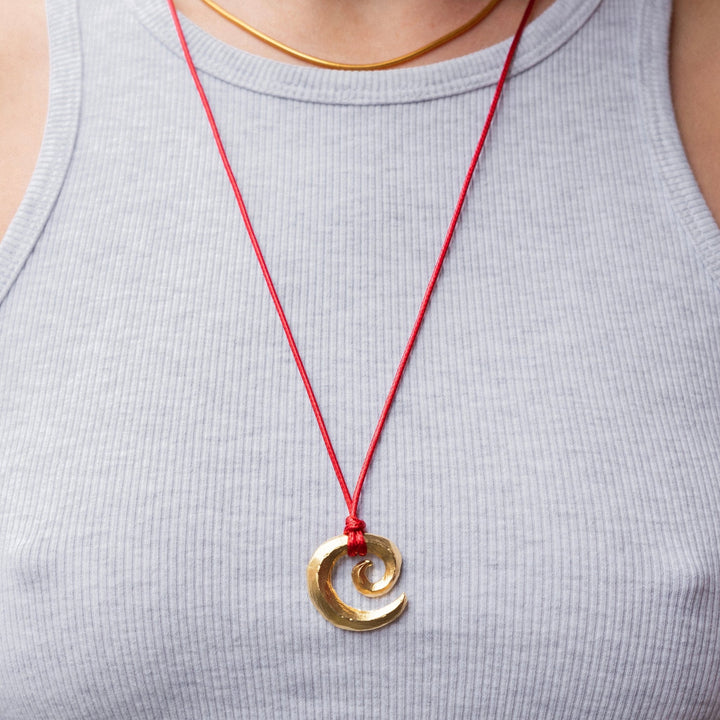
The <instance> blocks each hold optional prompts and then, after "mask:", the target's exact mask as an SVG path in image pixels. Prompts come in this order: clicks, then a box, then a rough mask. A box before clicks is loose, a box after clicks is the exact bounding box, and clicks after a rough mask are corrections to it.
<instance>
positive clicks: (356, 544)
mask: <svg viewBox="0 0 720 720" xmlns="http://www.w3.org/2000/svg"><path fill="white" fill-rule="evenodd" d="M534 4H535V0H528V4H527V7H526V8H525V12H524V14H523V16H522V19H521V20H520V24H519V25H518V28H517V30H516V31H515V35H514V37H513V40H512V43H511V45H510V49H509V51H508V54H507V57H506V58H505V63H504V65H503V69H502V72H501V73H500V78H499V80H498V84H497V87H496V89H495V95H494V96H493V99H492V102H491V104H490V110H489V111H488V115H487V118H486V119H485V125H484V127H483V130H482V134H481V135H480V140H479V141H478V144H477V147H476V148H475V152H474V154H473V157H472V160H471V162H470V167H469V168H468V171H467V173H466V175H465V181H464V182H463V185H462V189H461V190H460V196H459V198H458V201H457V204H456V206H455V212H454V213H453V216H452V219H451V221H450V226H449V228H448V231H447V234H446V236H445V241H444V243H443V246H442V249H441V250H440V255H439V256H438V259H437V262H436V263H435V268H434V270H433V272H432V275H431V277H430V281H429V282H428V285H427V288H426V290H425V294H424V295H423V299H422V302H421V304H420V309H419V311H418V314H417V317H416V319H415V324H414V325H413V328H412V332H411V333H410V338H409V339H408V342H407V345H406V346H405V350H404V352H403V354H402V357H401V359H400V364H399V365H398V368H397V371H396V372H395V377H394V378H393V381H392V385H391V386H390V391H389V392H388V395H387V398H386V399H385V404H384V405H383V409H382V412H381V413H380V418H379V420H378V422H377V425H376V427H375V432H374V433H373V436H372V439H371V441H370V446H369V447H368V450H367V453H366V455H365V460H364V461H363V464H362V468H361V469H360V474H359V476H358V480H357V483H356V484H355V489H354V491H353V493H352V495H351V494H350V490H349V489H348V485H347V482H346V481H345V476H344V475H343V472H342V469H341V468H340V463H339V462H338V459H337V455H336V454H335V449H334V448H333V445H332V442H331V441H330V435H329V433H328V430H327V427H326V425H325V420H324V419H323V416H322V413H321V412H320V406H319V405H318V401H317V398H316V397H315V392H314V391H313V389H312V385H311V384H310V378H309V377H308V374H307V371H306V370H305V365H304V364H303V361H302V358H301V357H300V352H299V350H298V348H297V344H296V343H295V338H294V337H293V334H292V331H291V330H290V324H289V323H288V321H287V317H286V316H285V311H284V310H283V307H282V305H281V304H280V298H279V297H278V294H277V291H276V290H275V285H274V284H273V281H272V278H271V277H270V271H269V270H268V267H267V264H266V263H265V258H264V257H263V254H262V250H261V249H260V243H259V242H258V239H257V236H256V235H255V230H254V229H253V227H252V224H251V222H250V216H249V214H248V211H247V208H246V207H245V201H244V200H243V198H242V195H241V194H240V188H239V187H238V184H237V180H236V179H235V175H234V173H233V171H232V168H231V166H230V161H229V160H228V157H227V153H226V152H225V147H224V146H223V143H222V140H221V139H220V133H219V132H218V129H217V124H216V123H215V118H214V116H213V113H212V110H211V109H210V103H209V102H208V99H207V95H206V94H205V90H204V88H203V86H202V83H201V82H200V78H199V77H198V73H197V69H196V68H195V64H194V62H193V59H192V56H191V55H190V50H189V49H188V45H187V41H186V40H185V35H184V33H183V30H182V27H181V25H180V19H179V18H178V14H177V10H176V8H175V3H174V2H173V0H168V5H169V7H170V12H171V14H172V18H173V22H174V24H175V29H176V31H177V34H178V38H179V39H180V45H181V46H182V50H183V54H184V55H185V60H186V61H187V64H188V67H189V69H190V73H191V75H192V78H193V81H194V82H195V87H196V88H197V91H198V94H199V95H200V100H201V101H202V104H203V107H204V108H205V114H206V115H207V118H208V121H209V122H210V128H211V130H212V134H213V137H214V138H215V144H216V145H217V148H218V151H219V152H220V157H221V158H222V162H223V165H224V166H225V172H226V173H227V176H228V179H229V180H230V185H231V186H232V189H233V192H234V193H235V199H236V200H237V204H238V207H239V208H240V213H241V214H242V218H243V221H244V223H245V228H246V229H247V233H248V236H249V237H250V242H251V243H252V246H253V250H254V251H255V255H256V257H257V259H258V262H259V263H260V269H261V271H262V274H263V277H264V278H265V283H266V285H267V287H268V290H269V291H270V296H271V297H272V301H273V303H274V305H275V309H276V310H277V313H278V316H279V317H280V322H281V323H282V327H283V330H284V331H285V337H287V340H288V343H289V345H290V350H291V352H292V354H293V357H294V358H295V364H296V365H297V368H298V371H299V372H300V377H301V378H302V381H303V385H304V386H305V391H306V392H307V395H308V398H309V399H310V405H311V406H312V409H313V412H314V413H315V419H316V420H317V423H318V426H319V428H320V433H321V434H322V438H323V441H324V442H325V447H326V448H327V451H328V455H329V456H330V462H331V463H332V466H333V469H334V470H335V475H336V476H337V479H338V483H339V484H340V489H341V490H342V493H343V496H344V498H345V503H346V505H347V507H348V511H349V515H348V517H347V518H346V521H345V530H344V532H345V534H346V535H347V536H348V555H350V556H351V557H353V556H355V555H365V554H367V548H366V545H365V538H364V535H363V531H364V530H365V523H364V522H363V521H362V520H360V518H358V516H357V509H358V503H359V501H360V493H361V491H362V488H363V484H364V482H365V477H366V476H367V473H368V470H369V468H370V463H371V461H372V458H373V454H374V453H375V448H376V447H377V444H378V441H379V440H380V435H381V433H382V430H383V427H384V425H385V420H386V419H387V416H388V413H389V412H390V406H391V405H392V402H393V400H394V399H395V394H396V392H397V389H398V386H399V385H400V380H401V378H402V375H403V372H404V371H405V366H406V365H407V362H408V359H409V358H410V353H411V352H412V349H413V345H414V344H415V339H416V338H417V335H418V332H419V331H420V326H421V324H422V321H423V318H424V317H425V311H426V310H427V306H428V304H429V302H430V296H431V295H432V292H433V289H434V288H435V284H436V283H437V279H438V276H439V275H440V270H441V269H442V265H443V262H444V260H445V256H446V255H447V251H448V249H449V247H450V242H451V241H452V238H453V234H454V232H455V226H456V225H457V222H458V219H459V217H460V212H461V210H462V207H463V204H464V202H465V197H466V196H467V192H468V188H469V187H470V181H471V180H472V176H473V173H474V172H475V167H476V166H477V163H478V159H479V158H480V152H481V151H482V148H483V145H484V144H485V138H486V137H487V135H488V131H489V130H490V123H491V122H492V119H493V116H494V115H495V110H496V108H497V105H498V102H499V100H500V93H501V92H502V89H503V85H504V84H505V79H506V78H507V74H508V71H509V70H510V65H511V64H512V59H513V57H514V55H515V50H516V49H517V46H518V43H519V42H520V37H521V36H522V33H523V30H524V29H525V26H526V25H527V22H528V19H529V18H530V13H531V12H532V8H533V5H534Z"/></svg>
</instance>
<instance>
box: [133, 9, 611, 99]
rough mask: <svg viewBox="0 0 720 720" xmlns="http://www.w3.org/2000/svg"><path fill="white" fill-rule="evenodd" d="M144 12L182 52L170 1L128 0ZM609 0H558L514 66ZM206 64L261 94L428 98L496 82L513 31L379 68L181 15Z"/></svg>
mask: <svg viewBox="0 0 720 720" xmlns="http://www.w3.org/2000/svg"><path fill="white" fill-rule="evenodd" d="M124 1H125V2H126V3H127V5H128V6H129V8H130V9H131V11H132V12H134V13H135V15H136V17H137V18H138V19H139V20H140V22H141V23H142V24H143V25H144V26H145V28H146V29H147V30H148V31H149V32H151V33H152V34H153V35H154V36H155V37H156V38H157V39H158V40H159V41H160V42H161V43H162V44H163V45H165V47H166V48H167V49H168V50H169V51H170V52H172V53H174V54H175V55H177V56H178V57H180V56H181V50H180V46H179V43H178V39H177V35H176V33H175V29H174V27H173V25H172V19H171V17H170V13H169V11H168V8H167V3H166V0H124ZM600 2H601V0H555V2H554V3H553V4H552V5H551V6H550V7H549V8H548V9H547V10H545V11H544V12H543V13H542V14H541V15H540V16H539V17H537V18H536V19H535V20H533V22H532V23H530V25H529V26H528V27H527V29H526V30H525V33H524V35H523V39H522V42H521V43H520V47H519V48H518V53H517V55H516V58H515V61H514V63H513V68H512V71H511V73H512V74H518V73H521V72H523V71H525V70H527V69H529V68H531V67H532V66H533V65H536V64H537V63H539V62H541V61H543V60H544V59H546V58H548V57H549V56H550V55H552V54H553V53H554V52H555V51H556V50H558V49H559V48H560V47H561V46H562V45H563V44H564V43H566V42H567V41H568V40H569V39H570V38H571V37H573V35H575V33H577V32H578V30H579V29H580V28H581V27H582V26H583V25H584V24H585V23H586V22H587V20H588V19H589V17H590V16H591V15H592V13H593V12H594V11H595V10H596V8H597V7H598V5H599V4H600ZM180 18H181V22H182V25H183V30H184V32H185V34H186V37H187V40H188V43H189V46H190V50H191V52H192V54H193V59H194V61H195V64H196V65H197V67H198V69H199V70H200V71H202V72H205V73H207V74H209V75H211V76H214V77H216V78H218V79H220V80H222V81H224V82H227V83H230V84H232V85H235V86H238V87H242V88H245V89H247V90H251V91H254V92H258V93H263V94H267V95H273V96H277V97H283V98H288V99H293V100H299V101H304V102H315V103H326V104H340V105H375V104H399V103H411V102H421V101H423V100H432V99H435V98H441V97H448V96H453V95H460V94H463V93H467V92H471V91H473V90H477V89H479V88H482V87H485V86H490V85H494V83H495V82H496V81H497V77H498V75H499V72H500V69H501V67H502V63H503V61H504V59H505V56H506V54H507V50H508V47H509V45H510V42H511V38H506V39H505V40H503V41H502V42H499V43H497V44H495V45H491V46H489V47H486V48H483V49H481V50H478V51H476V52H474V53H470V54H468V55H464V56H461V57H458V58H453V59H450V60H444V61H441V62H437V63H431V64H428V65H421V66H418V67H410V68H395V69H389V70H383V71H378V72H360V71H338V70H327V69H323V68H317V67H310V66H301V65H291V64H289V63H285V62H280V61H277V60H272V59H269V58H265V57H260V56H258V55H253V54H251V53H248V52H246V51H244V50H240V49H238V48H235V47H232V46H230V45H228V44H226V43H224V42H223V41H221V40H219V39H218V38H216V37H215V36H214V35H212V34H210V33H208V32H206V31H205V30H203V29H201V28H200V27H199V26H197V25H195V24H194V23H193V22H191V21H190V20H189V19H188V18H187V17H185V16H183V15H182V14H181V15H180Z"/></svg>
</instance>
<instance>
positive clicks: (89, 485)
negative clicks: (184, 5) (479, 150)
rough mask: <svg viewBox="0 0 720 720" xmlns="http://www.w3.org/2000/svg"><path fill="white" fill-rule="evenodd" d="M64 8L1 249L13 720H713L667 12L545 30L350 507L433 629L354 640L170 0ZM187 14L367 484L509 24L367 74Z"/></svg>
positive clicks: (709, 402) (707, 251)
mask: <svg viewBox="0 0 720 720" xmlns="http://www.w3.org/2000/svg"><path fill="white" fill-rule="evenodd" d="M47 8H48V15H49V29H50V40H51V43H50V46H51V96H50V111H49V119H48V126H47V130H46V134H45V139H44V142H43V147H42V150H41V154H40V158H39V161H38V166H37V169H36V172H35V174H34V176H33V179H32V181H31V184H30V187H29V189H28V193H27V195H26V198H25V199H24V201H23V204H22V206H21V207H20V209H19V211H18V214H17V216H16V218H15V219H14V221H13V223H12V224H11V226H10V228H9V230H8V232H7V234H6V236H5V238H4V239H3V240H2V242H1V243H0V369H1V370H0V718H1V719H2V720H43V719H48V720H50V719H52V720H81V719H87V720H106V719H108V720H109V719H110V718H112V719H114V720H128V719H133V720H135V719H138V720H141V719H142V720H145V719H151V718H152V720H199V719H202V720H219V719H220V718H238V719H245V718H247V719H262V720H267V719H268V718H284V719H285V718H288V719H289V718H300V719H308V720H326V719H327V720H337V718H355V717H358V718H359V717H363V718H368V719H383V720H395V719H398V720H402V719H408V720H409V719H412V720H416V719H417V718H432V719H435V718H437V719H445V718H452V719H455V718H467V719H470V718H472V719H475V718H482V719H483V720H499V719H503V720H506V719H511V718H512V719H518V720H524V719H530V718H532V719H533V720H579V719H586V718H588V719H590V718H592V719H593V720H719V719H720V528H719V525H720V523H719V521H718V518H719V517H720V231H719V230H718V227H717V224H716V223H715V221H714V220H713V218H712V215H711V214H710V211H709V209H708V208H707V205H706V204H705V202H704V200H703V198H702V196H701V195H700V192H699V190H698V187H697V185H696V183H695V180H694V178H693V176H692V173H691V171H690V168H689V167H688V164H687V161H686V159H685V156H684V153H683V151H682V146H681V144H680V141H679V137H678V133H677V130H676V127H675V123H674V119H673V112H672V106H671V103H670V96H669V87H668V77H667V47H668V27H669V15H670V2H669V0H644V1H642V2H633V3H630V2H627V1H626V0H603V1H602V2H600V0H556V2H555V3H554V4H553V5H552V6H551V7H550V9H549V10H547V11H546V12H545V13H544V14H543V15H542V16H541V17H540V18H539V19H538V20H536V21H535V22H534V23H532V24H531V26H530V27H529V28H528V30H527V32H526V34H525V36H524V37H523V40H522V42H521V45H520V49H519V54H518V57H517V62H516V64H515V68H514V72H513V74H512V76H511V78H510V79H509V81H508V85H507V87H506V90H505V94H504V96H503V99H502V101H501V104H500V107H499V109H498V114H497V117H496V121H495V125H494V127H493V129H492V131H491V133H490V136H489V139H488V143H487V145H486V148H485V150H484V152H483V157H482V158H481V162H480V167H479V169H478V172H477V174H476V177H475V180H474V182H473V185H472V187H471V190H470V195H469V197H468V202H467V204H466V207H465V210H464V214H463V216H462V218H461V221H460V225H459V227H458V231H457V235H456V238H455V240H454V244H453V247H452V248H451V251H450V254H449V256H448V258H447V261H446V265H445V268H444V270H443V273H442V275H441V277H440V281H439V284H438V287H437V289H436V294H435V295H434V297H433V300H432V303H431V305H430V307H429V310H428V315H427V317H426V321H425V324H424V326H423V328H422V330H421V333H420V336H419V339H418V343H417V346H416V350H415V352H414V355H413V357H412V359H411V361H410V364H409V365H408V368H407V371H406V375H405V378H404V380H403V382H402V385H401V387H400V390H399V393H398V396H397V399H396V403H395V405H394V407H393V409H392V412H391V414H390V417H389V419H388V423H387V426H386V429H385V433H384V436H383V438H382V441H381V443H380V445H379V447H378V450H377V452H376V455H375V459H374V461H373V465H372V468H371V470H370V474H369V476H368V480H367V483H366V486H365V490H364V493H363V497H362V502H361V508H360V511H361V516H362V517H363V519H365V520H366V522H367V524H368V531H369V532H372V533H377V534H381V535H385V536H387V537H389V538H390V539H392V540H393V541H394V542H395V543H396V544H397V545H398V547H399V548H400V550H401V552H402V553H403V561H404V564H403V571H402V576H401V578H400V581H399V583H398V586H397V592H405V593H407V596H408V599H409V606H408V610H407V611H406V613H405V614H404V615H403V616H402V618H401V619H400V620H399V621H398V622H396V623H395V624H393V625H391V626H388V627H386V628H384V629H382V630H379V631H376V632H372V633H362V634H356V633H348V632H343V631H341V630H338V629H336V628H334V627H333V626H331V625H330V624H328V623H327V622H326V621H325V620H324V619H323V618H322V617H321V616H320V615H319V614H318V613H317V612H316V610H315V609H314V608H313V606H312V605H311V603H310V601H309V599H308V597H307V591H306V585H305V567H306V564H307V562H308V560H309V558H310V556H311V554H312V552H313V551H314V550H315V548H316V547H317V546H318V545H319V544H320V543H321V542H323V541H324V540H326V539H328V538H329V537H332V536H334V535H338V534H340V533H341V532H342V528H343V524H344V518H345V514H346V512H345V507H344V504H343V500H342V496H341V493H340V491H339V489H338V487H337V484H336V481H335V478H334V475H333V473H332V468H331V466H330V462H329V459H328V457H327V454H326V452H325V449H324V447H323V445H322V440H321V438H320V434H319V432H318V429H317V427H316V425H315V422H314V419H313V416H312V412H311V409H310V406H309V403H308V400H307V397H306V396H305V394H304V390H303V387H302V384H301V382H300V379H299V377H298V374H297V370H296V368H295V365H294V363H293V360H292V357H291V355H290V352H289V349H288V348H287V344H286V341H285V338H284V336H283V334H282V329H281V327H280V323H279V321H278V319H277V316H276V315H275V311H274V309H273V307H272V303H271V302H270V298H269V296H268V293H267V290H266V288H265V287H264V284H263V279H262V276H261V274H260V272H259V269H258V267H257V264H256V261H255V258H254V256H253V253H252V249H251V248H250V245H249V242H248V241H247V238H246V237H245V234H244V229H243V226H242V221H241V218H240V216H239V212H238V210H237V208H236V206H235V204H234V202H235V201H234V198H233V196H232V192H231V190H230V187H229V185H228V182H227V179H226V177H225V175H224V171H223V168H222V165H221V163H220V160H219V157H218V155H217V151H216V149H215V147H214V144H213V141H212V137H211V135H210V131H209V128H208V126H207V122H206V120H205V118H204V116H203V112H202V108H201V105H200V103H199V100H198V98H197V95H196V92H195V89H194V87H193V85H192V81H191V79H190V76H189V73H188V71H187V67H186V66H185V64H184V61H183V60H182V57H181V55H180V49H179V47H178V45H177V39H176V38H175V37H174V30H173V28H172V23H171V19H170V16H169V13H168V11H167V8H166V6H165V0H122V2H113V3H110V2H103V3H99V2H97V1H96V0H48V2H47ZM183 22H184V26H185V29H186V32H187V36H188V40H189V42H190V47H191V50H192V51H193V53H194V57H195V60H196V62H197V65H198V67H199V69H200V71H201V77H202V80H203V83H204V85H205V88H206V90H207V92H208V96H209V99H210V102H211V104H212V106H213V110H214V112H215V114H216V117H217V120H218V124H219V128H220V132H221V134H222V136H223V139H224V141H225V144H226V147H227V149H228V153H229V156H230V160H231V162H232V163H233V166H234V169H235V172H236V174H237V176H238V180H239V183H240V187H241V189H242V191H243V194H244V196H245V199H246V202H247V205H248V208H249V211H250V214H251V217H252V220H253V224H254V226H255V229H256V231H257V233H258V236H259V238H260V242H261V244H262V246H263V250H264V252H265V255H266V258H267V261H268V265H269V267H270V271H271V273H272V274H273V277H274V279H275V282H276V285H277V288H278V291H279V293H280V296H281V298H282V301H283V303H284V305H285V308H286V311H287V314H288V318H289V321H290V324H291V326H292V328H293V330H294V333H295V336H296V338H297V340H298V344H299V347H300V351H301V353H302V354H303V358H304V360H305V363H306V366H307V368H308V371H309V374H310V377H311V380H312V382H313V385H314V387H315V389H316V392H317V396H318V400H319V402H320V406H321V408H322V410H323V414H324V415H325V418H326V421H327V424H328V427H329V430H330V433H331V435H332V438H333V441H334V443H335V446H336V449H337V452H338V456H339V458H340V462H341V463H342V465H343V468H344V470H345V473H346V475H347V476H348V477H349V478H353V477H355V475H356V474H357V471H358V470H359V467H360V464H361V462H362V458H363V455H364V452H365V450H366V448H367V444H368V442H369V440H370V434H371V432H372V429H373V427H374V424H375V422H376V420H377V415H378V413H379V411H380V408H381V405H382V401H383V399H384V396H385V393H386V392H387V389H388V387H389V384H390V382H391V379H392V375H393V372H394V370H395V367H396V365H397V362H398V360H399V357H400V354H401V352H402V349H403V346H404V343H405V341H406V340H407V336H408V334H409V331H410V327H411V324H412V320H413V318H414V315H415V313H416V311H417V307H418V304H419V302H420V298H421V295H422V291H423V289H424V287H425V284H426V282H427V279H428V276H429V273H430V271H431V269H432V265H433V262H434V259H435V257H436V255H437V252H438V250H439V247H440V244H441V242H442V238H443V235H444V232H445V229H446V227H447V223H448V221H449V219H450V215H451V213H452V208H453V204H454V201H455V199H456V197H457V193H458V191H459V188H460V184H461V182H462V177H463V174H464V172H465V169H466V167H467V164H468V163H469V160H470V156H471V154H472V150H473V148H474V145H475V142H476V141H477V137H478V135H479V132H480V128H481V126H482V121H483V119H484V116H485V113H486V111H487V107H488V103H489V102H490V98H491V95H492V91H493V84H494V82H495V80H496V79H497V76H498V73H499V70H500V65H501V63H502V59H503V57H504V54H505V52H506V50H507V43H501V44H500V45H498V46H495V47H491V48H488V49H486V50H482V51H480V52H478V53H474V54H472V55H469V56H467V57H464V58H458V59H456V60H451V61H448V62H443V63H438V64H435V65H430V66H425V67H419V68H408V69H396V70H389V71H383V72H379V73H343V72H333V71H326V70H319V69H316V68H307V67H296V66H290V65H285V64H282V63H278V62H274V61H270V60H267V59H263V58H258V57H253V56H250V55H247V54H245V53H243V52H240V51H238V50H235V49H233V48H231V47H228V46H226V45H223V44H222V43H220V42H218V41H217V40H215V39H214V38H212V37H211V36H208V35H207V34H205V33H204V32H202V31H201V30H200V29H199V28H197V27H195V26H193V25H192V24H191V23H189V22H188V21H187V20H184V21H183ZM349 568H350V563H349V561H348V562H346V563H344V564H342V565H341V567H340V568H339V572H338V573H337V578H336V579H337V582H336V585H337V587H338V590H339V592H340V594H341V596H342V597H343V598H344V599H345V600H346V601H348V602H351V603H352V604H354V605H356V606H358V607H373V606H374V603H377V602H379V603H382V602H383V600H379V601H374V600H372V599H369V598H363V597H362V596H359V595H358V594H357V592H356V591H355V590H354V589H353V588H352V585H351V583H350V579H349ZM392 596H394V593H393V595H392ZM358 675H359V677H360V679H359V680H358V679H357V676H358Z"/></svg>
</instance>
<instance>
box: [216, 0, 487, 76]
mask: <svg viewBox="0 0 720 720" xmlns="http://www.w3.org/2000/svg"><path fill="white" fill-rule="evenodd" d="M202 1H203V2H204V3H205V5H207V6H208V7H209V8H211V9H212V10H214V11H215V12H216V13H218V15H221V16H222V17H224V18H225V19H226V20H229V21H230V22H231V23H233V25H237V27H239V28H242V29H243V30H245V32H247V33H249V34H250V35H252V36H253V37H255V38H257V39H258V40H262V42H264V43H266V44H267V45H270V46H271V47H274V48H275V49H276V50H280V51H281V52H284V53H285V54H287V55H291V56H292V57H294V58H297V59H299V60H304V61H305V62H308V63H311V64H312V65H317V66H318V67H322V68H330V69H332V70H384V69H386V68H389V67H393V66H395V65H401V64H402V63H406V62H409V61H410V60H414V59H415V58H417V57H420V56H421V55H425V54H426V53H429V52H430V51H431V50H435V48H438V47H440V46H441V45H445V43H448V42H450V41H451V40H454V39H455V38H456V37H458V36H460V35H462V34H463V33H466V32H467V31H468V30H472V28H474V27H475V26H476V25H479V24H480V23H481V22H482V21H483V20H484V19H485V18H486V17H487V16H488V15H489V14H490V13H491V12H492V11H493V10H494V9H495V7H496V6H497V5H498V4H499V3H500V0H490V2H488V4H487V5H486V6H485V7H484V8H483V9H482V10H481V11H480V12H479V13H477V15H474V16H473V17H471V18H470V20H468V21H467V22H466V23H463V24H462V25H461V26H460V27H458V28H455V30H451V31H450V32H449V33H447V34H445V35H443V36H442V37H440V38H438V39H437V40H433V41H432V42H430V43H428V44H427V45H423V46H422V47H421V48H418V49H417V50H413V51H412V52H409V53H406V54H405V55H400V56H399V57H396V58H393V59H392V60H383V61H382V62H377V63H362V64H359V65H355V64H352V63H339V62H333V61H332V60H323V59H322V58H319V57H315V56H314V55H308V54H307V53H304V52H300V50H295V49H294V48H291V47H289V46H288V45H285V44H284V43H281V42H280V41H279V40H275V39H273V38H271V37H270V36H269V35H266V34H265V33H263V32H261V31H260V30H257V29H256V28H254V27H252V26H251V25H248V24H247V23H246V22H244V21H243V20H241V19H240V18H238V17H235V15H231V14H230V13H229V12H228V11H227V10H225V8H223V7H221V6H220V5H218V4H217V3H216V2H215V0H202Z"/></svg>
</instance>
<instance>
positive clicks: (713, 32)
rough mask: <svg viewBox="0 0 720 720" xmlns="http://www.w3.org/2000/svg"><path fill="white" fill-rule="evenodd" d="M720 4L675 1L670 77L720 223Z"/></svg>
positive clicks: (683, 129)
mask: <svg viewBox="0 0 720 720" xmlns="http://www.w3.org/2000/svg"><path fill="white" fill-rule="evenodd" d="M718 28H720V3H718V2H717V1H716V0H675V2H674V8H673V18H672V33H671V43H670V79H671V84H672V96H673V105H674V106H675V117H676V118H677V124H678V128H679V131H680V136H681V137H682V141H683V145H684V146H685V153H686V154H687V156H688V160H689V162H690V165H691V166H692V169H693V172H694V173H695V177H696V179H697V181H698V185H699V186H700V189H701V190H702V193H703V195H704V196H705V200H706V202H707V204H708V205H709V207H710V210H711V211H712V213H713V215H714V216H715V219H716V220H717V221H718V222H720V44H718V41H717V31H718Z"/></svg>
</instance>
